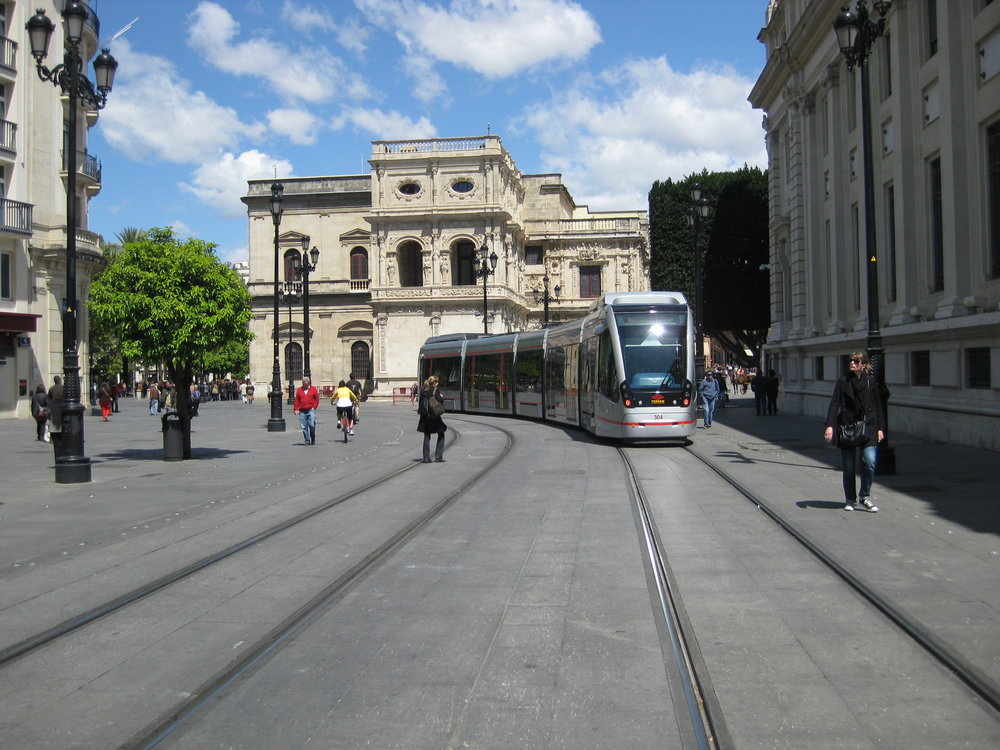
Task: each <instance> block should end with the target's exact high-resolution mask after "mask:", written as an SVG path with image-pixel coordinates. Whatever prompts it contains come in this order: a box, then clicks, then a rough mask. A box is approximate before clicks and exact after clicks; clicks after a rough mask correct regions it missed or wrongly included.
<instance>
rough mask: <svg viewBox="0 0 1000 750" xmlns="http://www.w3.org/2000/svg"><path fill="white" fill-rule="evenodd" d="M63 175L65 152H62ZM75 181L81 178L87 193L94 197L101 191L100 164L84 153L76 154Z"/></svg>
mask: <svg viewBox="0 0 1000 750" xmlns="http://www.w3.org/2000/svg"><path fill="white" fill-rule="evenodd" d="M61 154H62V163H63V175H64V176H65V175H66V172H67V164H66V152H65V151H62V152H61ZM76 174H77V179H80V178H83V181H84V184H85V185H86V187H87V191H88V192H90V193H91V194H93V195H96V194H97V193H99V192H100V191H101V162H100V161H99V160H98V159H97V157H96V156H93V155H91V154H89V153H87V152H86V151H77V152H76Z"/></svg>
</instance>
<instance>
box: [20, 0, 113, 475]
mask: <svg viewBox="0 0 1000 750" xmlns="http://www.w3.org/2000/svg"><path fill="white" fill-rule="evenodd" d="M89 12H90V11H89V8H88V7H87V6H86V5H85V4H83V3H82V2H80V0H67V2H66V4H65V6H64V8H63V12H62V17H63V29H64V33H65V36H66V39H65V43H64V47H63V61H62V62H61V63H60V64H58V65H56V66H55V67H54V68H53V69H52V70H49V69H48V68H47V67H46V66H45V65H43V64H42V60H44V59H45V58H46V57H47V56H48V52H49V41H50V40H51V39H52V32H53V31H55V24H53V23H52V21H50V20H49V19H48V17H46V15H45V11H44V10H39V11H38V12H37V13H35V15H34V16H32V17H31V18H30V19H29V20H28V22H27V23H26V24H25V28H26V29H27V31H28V39H29V41H30V43H31V54H32V56H33V57H34V58H35V67H36V69H37V71H38V77H39V78H41V79H42V80H43V81H51V82H52V84H53V85H54V86H56V87H57V88H59V89H60V90H61V91H62V93H63V94H64V95H66V96H68V97H69V111H68V123H67V128H68V132H67V134H66V158H65V164H64V166H65V167H66V300H65V303H64V304H63V308H62V329H63V331H62V332H63V381H64V382H63V410H62V436H61V438H60V440H58V441H53V445H54V448H53V450H54V452H55V462H56V469H55V480H56V482H58V483H59V484H77V483H81V482H89V481H90V458H89V457H88V456H85V455H84V440H83V413H84V406H83V404H82V403H81V401H80V356H79V353H78V351H77V343H78V342H77V300H76V229H77V227H76V224H77V215H76V169H77V166H76V160H77V153H76V130H77V106H78V102H80V103H82V104H83V105H85V106H87V107H90V108H93V109H98V110H99V109H103V108H104V105H105V104H107V101H108V93H109V92H110V91H111V86H112V84H113V83H114V80H115V71H116V70H117V68H118V61H117V60H115V58H113V57H112V56H111V54H110V53H109V52H108V50H107V49H103V50H101V54H99V55H98V56H97V57H96V58H95V59H94V78H95V80H96V84H94V83H91V82H90V81H89V80H88V79H87V76H86V74H85V72H84V64H83V57H81V55H80V40H81V39H82V37H83V28H84V25H85V24H86V22H87V17H88V13H89Z"/></svg>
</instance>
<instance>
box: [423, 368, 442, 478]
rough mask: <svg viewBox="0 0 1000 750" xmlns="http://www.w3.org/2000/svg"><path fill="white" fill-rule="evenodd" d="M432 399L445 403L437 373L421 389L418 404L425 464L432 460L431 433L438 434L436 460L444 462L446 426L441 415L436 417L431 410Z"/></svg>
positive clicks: (435, 450) (435, 449)
mask: <svg viewBox="0 0 1000 750" xmlns="http://www.w3.org/2000/svg"><path fill="white" fill-rule="evenodd" d="M431 401H436V402H438V403H440V404H441V405H442V406H443V405H444V396H442V395H441V390H440V389H439V388H438V378H437V375H431V376H430V377H429V378H427V380H425V381H424V387H423V389H422V390H421V391H420V403H419V405H418V406H417V414H419V415H420V421H419V422H418V423H417V432H422V433H424V460H423V462H424V463H425V464H429V463H430V462H431V435H433V434H437V436H438V438H437V444H436V445H435V446H434V460H435V461H436V462H437V463H439V464H440V463H444V431H445V430H447V429H448V428H447V427H446V426H445V423H444V420H443V419H441V417H439V416H438V417H435V416H434V415H433V414H431V412H430V404H431Z"/></svg>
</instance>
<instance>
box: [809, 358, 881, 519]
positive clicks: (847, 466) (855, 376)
mask: <svg viewBox="0 0 1000 750" xmlns="http://www.w3.org/2000/svg"><path fill="white" fill-rule="evenodd" d="M850 368H851V370H850V372H849V373H848V374H847V375H844V376H843V377H841V378H840V379H838V380H837V385H836V386H834V389H833V396H832V397H831V399H830V407H829V408H828V409H827V410H826V430H825V432H824V433H823V437H824V439H825V440H826V442H828V443H831V444H832V443H833V442H834V441H836V443H837V446H838V447H839V448H840V459H841V466H842V470H843V474H842V479H843V484H844V510H854V506H855V504H857V506H858V507H859V508H861V509H862V510H867V511H868V512H869V513H878V506H876V505H875V504H873V503H872V499H871V492H872V481H873V479H874V478H875V462H876V459H877V458H878V447H877V446H878V444H879V443H880V442H882V439H883V437H884V436H885V415H884V414H883V413H882V399H881V397H880V394H879V390H878V383H876V382H875V378H874V377H872V367H871V365H870V364H869V363H868V355H867V354H865V353H864V352H855V353H854V354H852V355H851V362H850ZM858 422H863V423H864V438H863V440H862V441H861V443H860V445H856V446H854V445H849V444H845V436H842V435H841V432H842V431H841V427H842V426H852V427H853V426H854V425H855V424H856V423H858ZM858 451H860V452H861V491H860V492H859V493H858V495H857V497H856V498H855V477H854V474H855V467H856V465H857V454H858Z"/></svg>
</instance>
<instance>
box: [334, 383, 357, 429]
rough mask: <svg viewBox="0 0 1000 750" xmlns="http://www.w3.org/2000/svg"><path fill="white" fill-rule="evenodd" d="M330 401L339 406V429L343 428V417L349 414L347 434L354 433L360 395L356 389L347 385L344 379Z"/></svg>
mask: <svg viewBox="0 0 1000 750" xmlns="http://www.w3.org/2000/svg"><path fill="white" fill-rule="evenodd" d="M330 403H331V404H333V405H334V406H336V407H337V429H343V428H342V427H341V426H340V425H341V419H342V418H343V417H344V415H347V427H348V429H347V434H348V435H353V434H354V406H355V404H357V403H358V397H357V396H356V395H355V393H354V391H352V390H351V389H350V388H348V387H347V383H345V382H344V381H343V380H341V381H340V383H338V384H337V390H335V391H334V392H333V395H332V396H331V397H330Z"/></svg>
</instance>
